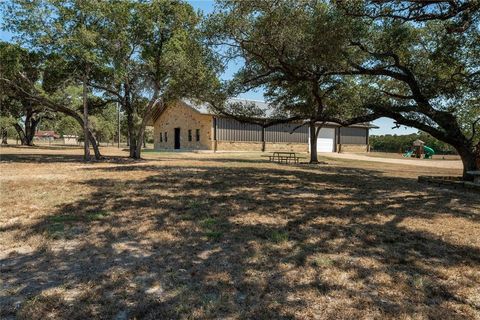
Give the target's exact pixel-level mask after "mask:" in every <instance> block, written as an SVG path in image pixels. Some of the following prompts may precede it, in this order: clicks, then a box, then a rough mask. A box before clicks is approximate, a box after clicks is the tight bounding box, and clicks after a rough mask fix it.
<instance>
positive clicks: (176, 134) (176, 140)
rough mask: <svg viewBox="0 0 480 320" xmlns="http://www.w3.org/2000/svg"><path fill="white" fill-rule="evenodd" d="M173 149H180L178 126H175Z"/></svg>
mask: <svg viewBox="0 0 480 320" xmlns="http://www.w3.org/2000/svg"><path fill="white" fill-rule="evenodd" d="M175 149H180V128H175Z"/></svg>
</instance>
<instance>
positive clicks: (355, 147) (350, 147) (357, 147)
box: [337, 144, 368, 152]
mask: <svg viewBox="0 0 480 320" xmlns="http://www.w3.org/2000/svg"><path fill="white" fill-rule="evenodd" d="M337 151H338V152H368V145H366V144H337Z"/></svg>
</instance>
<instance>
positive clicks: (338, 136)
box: [152, 100, 375, 152]
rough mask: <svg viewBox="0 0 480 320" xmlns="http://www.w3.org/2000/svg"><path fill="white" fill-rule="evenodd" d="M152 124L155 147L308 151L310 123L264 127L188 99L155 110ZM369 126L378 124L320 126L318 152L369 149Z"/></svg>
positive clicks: (263, 105)
mask: <svg viewBox="0 0 480 320" xmlns="http://www.w3.org/2000/svg"><path fill="white" fill-rule="evenodd" d="M242 101H246V100H242ZM247 102H252V101H247ZM253 102H254V103H256V104H258V105H259V106H260V107H265V106H266V104H265V103H263V102H258V101H253ZM152 124H153V127H154V146H155V149H156V150H213V151H217V150H219V151H220V150H221V151H294V152H308V151H309V130H308V127H307V126H300V127H299V123H285V124H277V125H274V126H271V127H268V128H265V129H263V128H262V127H261V126H259V125H256V124H251V123H243V122H240V121H237V120H235V119H232V118H229V117H227V116H223V115H217V114H214V113H212V112H210V111H209V110H208V108H207V107H206V106H204V105H200V106H198V105H193V104H191V103H188V102H186V101H177V102H175V103H170V104H167V105H166V106H164V107H163V108H160V109H158V110H156V112H155V113H154V115H153V117H152ZM370 128H375V126H373V125H371V124H368V123H365V124H357V125H352V126H349V127H342V126H340V125H338V124H336V123H326V124H324V125H323V126H322V128H321V129H320V133H319V136H318V141H317V151H318V152H367V151H369V147H368V137H369V129H370Z"/></svg>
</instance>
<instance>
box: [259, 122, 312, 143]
mask: <svg viewBox="0 0 480 320" xmlns="http://www.w3.org/2000/svg"><path fill="white" fill-rule="evenodd" d="M298 126H299V124H297V123H282V124H277V125H273V126H271V127H268V128H265V141H266V142H296V143H307V142H308V126H306V125H305V126H301V127H298ZM293 130H295V131H293ZM292 131H293V132H292Z"/></svg>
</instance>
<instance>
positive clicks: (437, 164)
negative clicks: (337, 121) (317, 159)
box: [321, 153, 462, 169]
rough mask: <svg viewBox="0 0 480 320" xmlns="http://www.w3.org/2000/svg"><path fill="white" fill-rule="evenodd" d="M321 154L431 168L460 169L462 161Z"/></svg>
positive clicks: (328, 156)
mask: <svg viewBox="0 0 480 320" xmlns="http://www.w3.org/2000/svg"><path fill="white" fill-rule="evenodd" d="M321 155H322V156H324V157H327V158H340V159H351V160H361V161H370V162H383V163H393V164H404V165H412V166H420V167H431V168H445V169H462V161H460V160H458V161H455V160H448V161H447V160H427V159H391V158H377V157H369V156H367V155H362V154H355V153H322V154H321Z"/></svg>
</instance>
